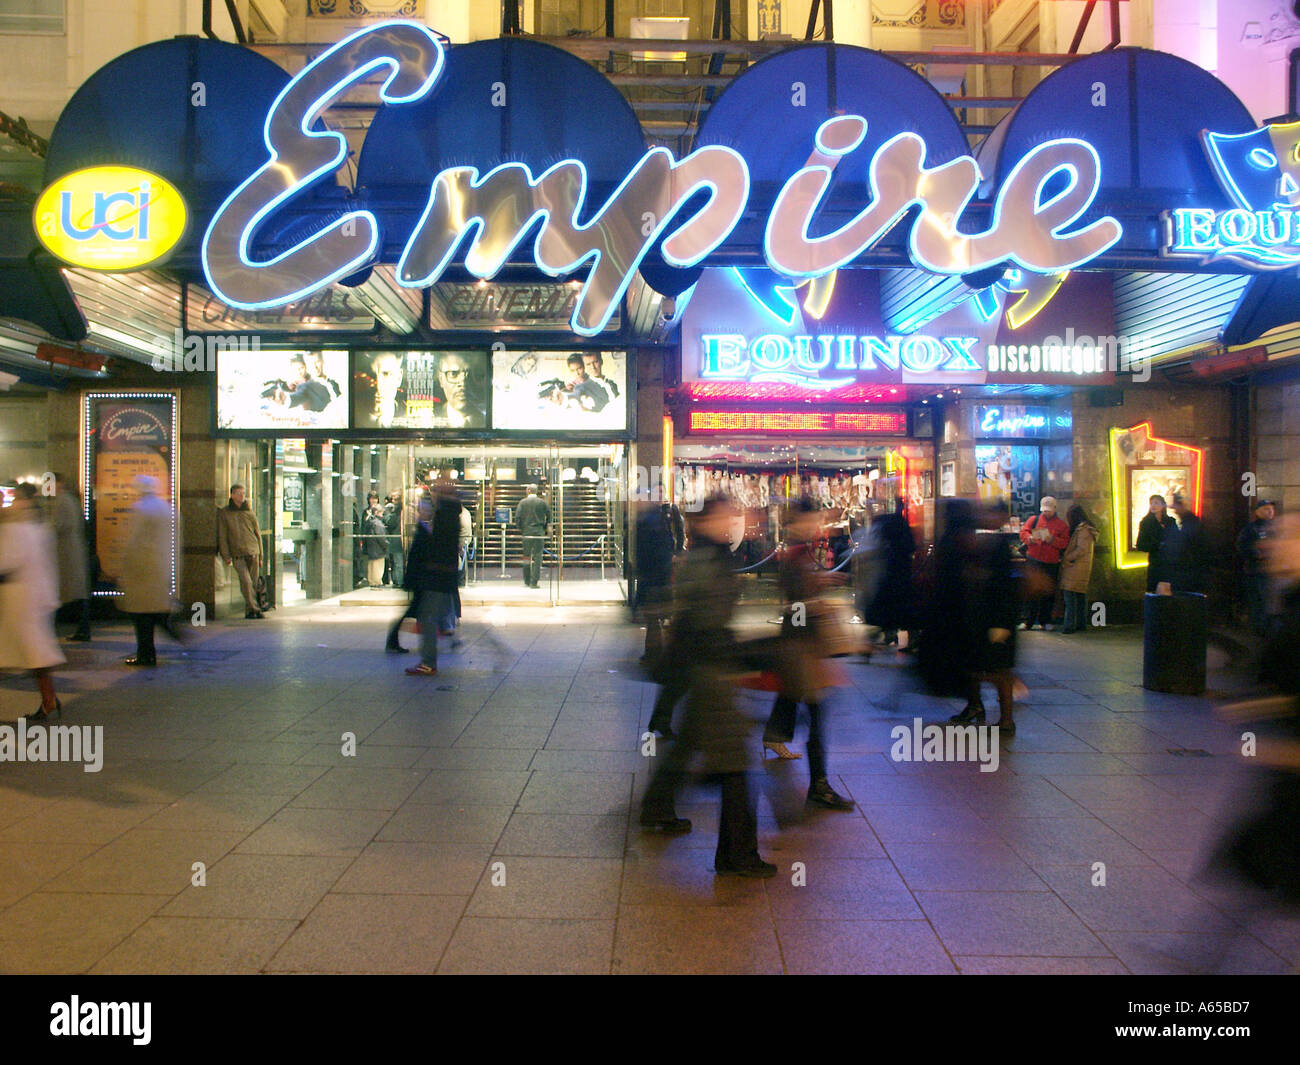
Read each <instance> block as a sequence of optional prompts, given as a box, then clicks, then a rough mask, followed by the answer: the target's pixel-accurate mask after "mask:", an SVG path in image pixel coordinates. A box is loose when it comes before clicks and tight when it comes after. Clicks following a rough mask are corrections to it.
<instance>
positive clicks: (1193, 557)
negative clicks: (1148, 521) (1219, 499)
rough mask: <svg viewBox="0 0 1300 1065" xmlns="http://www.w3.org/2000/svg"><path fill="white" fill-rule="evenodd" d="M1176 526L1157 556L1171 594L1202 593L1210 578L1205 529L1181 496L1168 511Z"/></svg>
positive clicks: (1168, 532) (1166, 536)
mask: <svg viewBox="0 0 1300 1065" xmlns="http://www.w3.org/2000/svg"><path fill="white" fill-rule="evenodd" d="M1172 510H1173V512H1174V517H1175V518H1177V519H1178V524H1177V526H1176V527H1174V528H1172V529H1167V530H1166V531H1165V538H1164V540H1163V542H1162V543H1161V545H1160V554H1161V557H1162V558H1163V560H1164V568H1165V570H1166V571H1167V573H1168V578H1167V579H1168V580H1169V582H1170V584H1171V585H1172V586H1173V590H1174V591H1175V592H1200V593H1204V592H1205V589H1206V586H1207V584H1208V582H1209V576H1210V545H1209V541H1208V539H1207V538H1206V534H1205V526H1204V525H1202V524H1201V519H1200V518H1198V517H1197V516H1196V514H1195V512H1194V511H1193V510H1192V507H1191V504H1190V503H1189V502H1188V499H1187V497H1186V496H1185V495H1183V494H1182V493H1181V492H1176V493H1175V494H1174V504H1173V507H1172Z"/></svg>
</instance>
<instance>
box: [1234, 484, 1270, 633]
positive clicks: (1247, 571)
mask: <svg viewBox="0 0 1300 1065" xmlns="http://www.w3.org/2000/svg"><path fill="white" fill-rule="evenodd" d="M1276 514H1277V510H1276V508H1275V507H1274V505H1273V502H1272V500H1269V499H1261V500H1259V502H1257V503H1256V504H1255V507H1254V518H1253V519H1252V520H1251V521H1250V522H1249V524H1247V526H1246V527H1245V528H1244V529H1242V530H1241V535H1240V536H1238V537H1237V555H1238V557H1239V558H1240V559H1241V568H1242V581H1243V586H1244V591H1245V599H1246V611H1247V614H1248V616H1249V618H1250V628H1251V631H1252V632H1253V633H1254V634H1255V635H1256V636H1265V635H1267V634H1268V615H1269V598H1270V597H1269V590H1268V570H1267V567H1266V566H1265V560H1264V547H1265V544H1264V541H1265V540H1267V539H1268V538H1269V536H1270V534H1271V532H1272V526H1273V519H1274V517H1275V516H1276Z"/></svg>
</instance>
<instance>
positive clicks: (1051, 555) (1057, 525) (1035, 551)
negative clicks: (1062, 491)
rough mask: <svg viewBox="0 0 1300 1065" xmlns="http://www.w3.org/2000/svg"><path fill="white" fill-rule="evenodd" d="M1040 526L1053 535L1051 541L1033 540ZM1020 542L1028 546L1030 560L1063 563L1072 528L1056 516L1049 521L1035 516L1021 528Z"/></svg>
mask: <svg viewBox="0 0 1300 1065" xmlns="http://www.w3.org/2000/svg"><path fill="white" fill-rule="evenodd" d="M1040 526H1041V527H1042V528H1044V529H1046V530H1047V531H1048V532H1050V533H1051V534H1052V538H1051V539H1050V540H1034V539H1032V538H1031V534H1032V533H1033V531H1034V530H1035V529H1037V528H1039V527H1040ZM1020 542H1021V543H1023V544H1027V545H1028V547H1027V549H1026V551H1025V554H1027V555H1028V556H1029V557H1030V558H1032V559H1034V560H1035V561H1038V562H1046V563H1048V564H1049V565H1052V564H1055V563H1057V562H1060V561H1061V552H1062V551H1064V550H1065V549H1066V548H1067V547H1069V546H1070V527H1069V526H1068V525H1066V524H1065V522H1064V521H1062V520H1061V519H1060V518H1058V517H1057V516H1056V515H1055V514H1053V515H1052V516H1051V517H1050V518H1047V519H1044V518H1043V515H1042V514H1035V515H1034V516H1033V517H1032V518H1030V519H1029V520H1028V521H1027V522H1025V523H1024V524H1023V525H1022V526H1020Z"/></svg>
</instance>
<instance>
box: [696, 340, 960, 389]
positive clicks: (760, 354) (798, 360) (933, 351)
mask: <svg viewBox="0 0 1300 1065" xmlns="http://www.w3.org/2000/svg"><path fill="white" fill-rule="evenodd" d="M977 343H979V337H971V336H965V337H929V336H919V335H915V336H883V337H879V336H855V335H853V334H851V333H846V334H843V335H840V334H836V335H826V334H822V335H820V336H794V337H787V336H781V335H780V334H779V333H765V334H764V335H762V336H758V337H754V338H753V339H752V340H750V339H747V338H746V337H744V336H742V335H741V334H739V333H705V334H703V335H702V336H701V337H700V345H701V348H702V353H701V358H700V380H702V381H751V382H755V383H778V384H795V385H802V386H804V387H806V388H817V389H833V388H839V387H841V386H843V385H847V384H852V383H853V381H854V380H855V379H856V377H855V376H854V375H856V374H857V373H858V372H859V371H867V372H870V371H874V370H882V369H883V370H893V371H894V372H896V373H899V372H901V373H917V374H928V373H933V372H934V371H936V370H942V371H944V372H947V373H979V372H981V371H982V370H983V369H984V367H983V366H981V365H980V363H979V360H978V359H977V358H976V356H975V353H974V351H973V350H972V349H973V348H974V347H975V345H976V344H977ZM824 373H825V374H847V375H848V376H838V377H831V376H823V374H824Z"/></svg>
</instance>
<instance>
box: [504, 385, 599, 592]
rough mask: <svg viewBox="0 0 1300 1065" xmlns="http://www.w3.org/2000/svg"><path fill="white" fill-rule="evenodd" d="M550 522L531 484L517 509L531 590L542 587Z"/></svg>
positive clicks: (517, 523)
mask: <svg viewBox="0 0 1300 1065" xmlns="http://www.w3.org/2000/svg"><path fill="white" fill-rule="evenodd" d="M578 361H579V362H581V361H582V360H581V359H579V360H578ZM550 522H551V508H550V507H548V506H547V505H546V500H544V499H542V498H541V497H540V496H539V495H538V494H537V485H535V484H530V485H529V486H528V495H527V496H526V497H525V498H524V499H523V501H522V502H521V503H520V504H519V506H517V507H515V525H517V526H518V527H519V535H520V537H522V539H523V542H524V584H525V585H526V586H527V587H529V588H539V587H541V580H542V549H543V548H545V546H546V527H547V526H548V525H549V524H550Z"/></svg>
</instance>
